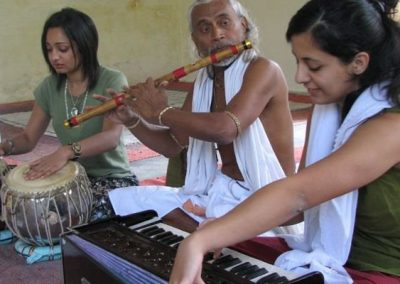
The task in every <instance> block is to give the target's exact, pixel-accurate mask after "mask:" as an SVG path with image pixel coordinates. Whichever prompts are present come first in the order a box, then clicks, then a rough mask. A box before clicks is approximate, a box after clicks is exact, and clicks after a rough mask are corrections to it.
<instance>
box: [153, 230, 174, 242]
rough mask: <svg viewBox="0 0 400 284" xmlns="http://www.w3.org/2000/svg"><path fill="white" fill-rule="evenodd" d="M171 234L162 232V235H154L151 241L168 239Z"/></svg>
mask: <svg viewBox="0 0 400 284" xmlns="http://www.w3.org/2000/svg"><path fill="white" fill-rule="evenodd" d="M172 235H173V234H172V233H171V232H168V231H167V232H162V233H160V234H157V235H155V236H154V237H153V239H155V240H162V239H163V238H165V237H169V236H172Z"/></svg>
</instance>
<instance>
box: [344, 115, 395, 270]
mask: <svg viewBox="0 0 400 284" xmlns="http://www.w3.org/2000/svg"><path fill="white" fill-rule="evenodd" d="M388 111H391V112H398V113H400V109H399V108H397V109H390V110H388ZM348 266H349V267H351V268H355V269H357V270H361V271H369V270H372V271H380V272H384V273H388V274H391V275H397V276H400V170H399V169H396V168H392V169H390V170H389V171H388V172H386V173H385V174H384V175H383V176H381V177H380V178H378V179H377V180H375V181H373V182H371V183H370V184H368V185H367V186H366V187H365V188H362V189H360V190H359V197H358V206H357V215H356V223H355V230H354V236H353V242H352V249H351V252H350V256H349V260H348Z"/></svg>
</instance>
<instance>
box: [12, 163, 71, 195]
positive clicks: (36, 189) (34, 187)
mask: <svg viewBox="0 0 400 284" xmlns="http://www.w3.org/2000/svg"><path fill="white" fill-rule="evenodd" d="M28 171H29V165H28V164H22V165H19V166H18V167H15V168H14V169H12V170H11V171H9V172H8V174H7V175H6V177H5V183H6V184H7V185H8V186H9V187H10V188H12V189H13V190H14V191H21V192H25V193H33V194H35V193H42V192H47V191H49V190H53V189H56V188H59V187H60V186H63V185H65V184H67V183H69V182H71V181H72V180H73V179H74V178H75V176H76V175H77V174H78V171H79V169H78V166H77V164H76V163H73V162H69V163H67V164H66V166H65V167H63V168H62V169H61V170H59V171H57V172H56V173H54V174H52V175H51V176H48V177H46V178H43V179H35V180H26V179H25V178H24V175H25V173H26V172H28Z"/></svg>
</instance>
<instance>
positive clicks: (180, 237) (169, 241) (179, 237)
mask: <svg viewBox="0 0 400 284" xmlns="http://www.w3.org/2000/svg"><path fill="white" fill-rule="evenodd" d="M183 239H184V237H182V236H174V238H172V239H170V240H168V241H166V242H165V244H166V245H167V246H171V245H174V244H175V243H180V242H181V241H182V240H183ZM163 243H164V241H163Z"/></svg>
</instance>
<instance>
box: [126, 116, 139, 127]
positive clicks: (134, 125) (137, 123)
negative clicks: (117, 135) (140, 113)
mask: <svg viewBox="0 0 400 284" xmlns="http://www.w3.org/2000/svg"><path fill="white" fill-rule="evenodd" d="M139 123H140V117H139V118H138V119H137V120H136V122H135V123H133V124H131V125H125V127H126V128H128V129H129V130H132V129H134V128H136V127H137V126H138V125H139Z"/></svg>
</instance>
